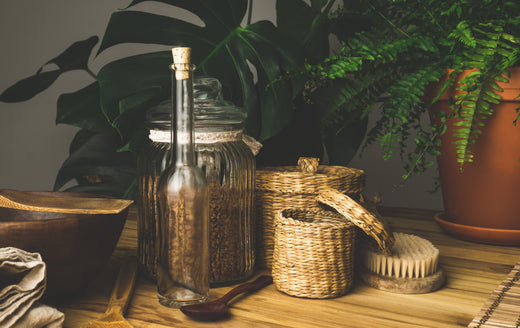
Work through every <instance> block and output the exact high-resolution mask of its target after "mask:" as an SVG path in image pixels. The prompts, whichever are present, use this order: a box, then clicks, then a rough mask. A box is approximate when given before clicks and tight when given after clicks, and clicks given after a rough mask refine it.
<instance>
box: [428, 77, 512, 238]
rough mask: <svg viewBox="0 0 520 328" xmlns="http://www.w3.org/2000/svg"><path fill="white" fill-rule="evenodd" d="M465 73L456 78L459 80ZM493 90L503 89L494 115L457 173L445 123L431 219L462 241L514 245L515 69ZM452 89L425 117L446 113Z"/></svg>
mask: <svg viewBox="0 0 520 328" xmlns="http://www.w3.org/2000/svg"><path fill="white" fill-rule="evenodd" d="M468 73H469V71H468V72H464V73H463V74H461V76H459V80H460V78H462V77H463V76H465V75H467V74H468ZM446 78H447V77H446ZM439 85H440V84H439ZM439 85H437V86H439ZM499 85H500V86H501V87H502V88H503V89H504V92H502V93H501V96H502V102H501V103H500V104H498V105H495V106H494V111H495V112H494V114H493V115H492V117H491V118H490V119H489V120H488V121H487V122H486V125H485V126H484V127H482V132H483V133H482V135H481V136H480V137H479V138H478V140H477V142H476V144H474V145H473V148H472V149H473V152H474V155H475V157H474V162H472V163H467V164H465V165H464V171H463V172H461V171H460V166H459V164H458V163H457V162H456V153H455V147H454V146H453V141H454V140H455V139H454V138H453V123H454V122H455V121H456V119H451V120H450V121H449V122H448V130H447V132H446V133H445V134H444V135H443V136H442V146H441V149H440V151H441V155H440V156H439V157H438V158H437V161H438V165H439V174H440V178H441V187H442V196H443V200H444V209H445V213H443V215H438V216H437V217H436V219H437V222H438V223H439V224H440V225H441V227H443V228H444V229H445V230H447V231H448V232H450V233H452V234H454V235H456V236H457V237H460V238H462V239H466V240H472V241H478V242H485V243H493V244H507V245H520V199H519V196H520V122H519V124H518V126H515V125H513V121H514V120H515V118H516V117H517V115H518V114H517V113H516V108H517V107H518V106H520V98H517V99H515V98H516V97H517V96H518V95H519V94H520V68H514V69H512V70H511V78H510V82H509V83H507V84H505V83H499ZM455 89H456V87H454V88H452V90H448V91H447V92H446V93H445V94H444V96H443V97H442V98H441V100H440V101H438V102H437V103H436V104H434V105H433V106H432V107H431V108H430V114H431V113H433V112H435V111H439V110H441V111H445V112H447V111H448V110H449V105H448V96H449V95H451V96H454V95H455V94H456V92H457V91H456V90H455ZM437 91H438V89H437V90H436V92H437ZM430 117H431V116H430ZM431 119H432V121H435V120H436V119H435V118H432V117H431Z"/></svg>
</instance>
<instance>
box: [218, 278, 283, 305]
mask: <svg viewBox="0 0 520 328" xmlns="http://www.w3.org/2000/svg"><path fill="white" fill-rule="evenodd" d="M272 283H273V277H271V276H267V275H266V276H260V277H258V278H256V280H255V281H253V282H250V283H247V284H242V285H239V286H237V287H235V288H233V289H232V290H230V291H229V292H227V293H226V294H225V295H224V296H222V297H220V298H219V299H218V300H217V301H218V302H221V303H227V302H229V301H231V300H232V299H233V297H235V296H237V295H238V294H241V293H245V292H251V291H254V290H258V289H260V288H263V287H265V286H267V285H270V284H272Z"/></svg>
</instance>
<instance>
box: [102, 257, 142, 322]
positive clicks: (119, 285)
mask: <svg viewBox="0 0 520 328" xmlns="http://www.w3.org/2000/svg"><path fill="white" fill-rule="evenodd" d="M136 278H137V257H136V256H128V257H125V258H123V263H122V265H121V269H120V270H119V274H118V275H117V279H116V282H115V284H114V288H113V289H112V293H111V295H110V300H109V301H108V307H107V310H106V313H118V314H121V315H123V314H124V313H125V311H126V309H127V307H128V304H129V303H130V299H131V296H132V293H133V291H134V286H135V281H136Z"/></svg>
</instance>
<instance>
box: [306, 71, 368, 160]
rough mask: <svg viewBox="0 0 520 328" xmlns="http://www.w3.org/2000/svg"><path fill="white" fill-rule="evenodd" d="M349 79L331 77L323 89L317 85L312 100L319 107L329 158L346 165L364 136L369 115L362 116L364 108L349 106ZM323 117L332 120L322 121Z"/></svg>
mask: <svg viewBox="0 0 520 328" xmlns="http://www.w3.org/2000/svg"><path fill="white" fill-rule="evenodd" d="M349 83H352V82H351V81H346V80H334V81H331V82H330V83H329V84H328V86H327V87H326V88H320V89H319V90H318V91H317V92H316V93H315V95H314V98H313V100H314V101H315V105H316V107H317V108H319V111H320V117H321V121H322V122H321V135H322V138H323V142H324V144H325V147H326V148H327V152H328V155H329V161H330V163H331V164H335V165H348V163H349V162H350V160H351V159H352V158H353V157H354V155H355V154H356V152H357V150H358V148H359V147H360V145H361V143H362V142H363V138H364V136H365V135H366V131H367V125H368V118H367V117H364V118H363V109H364V108H363V107H361V106H358V108H352V106H351V103H350V101H349V97H348V92H347V91H346V88H347V86H348V85H349ZM325 116H333V117H334V119H333V120H330V119H327V120H324V119H323V118H324V117H325Z"/></svg>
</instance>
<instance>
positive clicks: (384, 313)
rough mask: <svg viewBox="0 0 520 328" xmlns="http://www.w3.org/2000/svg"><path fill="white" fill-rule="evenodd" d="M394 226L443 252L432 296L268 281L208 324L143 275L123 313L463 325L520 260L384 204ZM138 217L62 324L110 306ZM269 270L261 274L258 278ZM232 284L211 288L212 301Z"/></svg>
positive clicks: (280, 323)
mask: <svg viewBox="0 0 520 328" xmlns="http://www.w3.org/2000/svg"><path fill="white" fill-rule="evenodd" d="M381 212H382V214H383V215H384V216H385V218H387V219H388V222H389V224H390V226H391V228H392V230H393V231H402V232H407V233H413V234H416V235H418V236H421V237H424V238H426V239H428V240H430V241H431V242H432V243H433V244H434V245H436V246H437V247H438V248H439V250H440V254H441V257H440V263H441V265H442V268H443V269H444V270H445V273H446V274H447V282H446V285H445V286H444V287H443V288H442V289H441V290H438V291H436V292H433V293H429V294H421V295H400V294H393V293H389V292H385V291H380V290H377V289H373V288H370V287H367V286H365V285H364V284H363V283H362V282H360V281H355V283H354V287H353V288H352V290H351V291H350V292H349V293H348V294H347V295H345V296H343V297H339V298H336V299H326V300H317V299H303V298H296V297H291V296H288V295H286V294H283V293H281V292H279V291H278V290H277V289H276V287H275V286H274V285H270V286H268V287H267V288H264V289H262V290H260V291H258V292H256V293H252V294H249V295H245V296H243V297H241V298H240V300H239V301H238V302H235V303H234V304H233V303H232V307H231V316H230V318H228V319H226V320H225V321H218V322H211V323H207V322H206V323H204V322H202V323H201V322H197V321H194V320H191V319H189V318H188V317H186V316H185V315H184V314H182V313H181V312H180V311H179V310H178V309H170V308H166V307H163V306H161V305H160V304H159V303H158V302H157V297H156V287H155V284H154V283H153V282H151V281H148V280H147V279H146V278H144V277H139V278H138V281H137V285H136V290H135V293H134V296H133V299H132V302H131V304H130V307H129V309H128V311H127V314H126V317H127V318H128V320H129V322H130V323H131V324H132V325H134V326H135V327H137V328H139V327H143V328H144V327H146V328H163V327H290V328H293V327H299V328H300V327H328V328H332V327H400V328H403V327H436V328H438V327H466V326H467V325H468V324H469V323H470V322H471V320H472V319H473V317H475V316H476V315H477V313H478V312H479V310H480V309H481V307H482V306H483V305H484V303H485V302H486V300H487V299H488V297H489V296H490V294H491V292H492V291H493V290H494V289H495V288H496V286H497V285H498V284H499V283H500V282H501V281H502V280H503V279H504V278H505V277H506V276H507V274H508V273H509V272H510V271H511V269H512V268H513V265H514V264H515V263H517V262H519V261H520V248H519V247H504V246H490V245H484V244H477V243H471V242H465V241H461V240H457V239H455V238H452V237H450V236H449V235H447V234H445V233H444V232H442V231H441V229H440V228H439V227H438V226H437V224H436V223H435V222H434V220H433V218H432V217H433V214H434V213H435V212H433V211H425V210H410V209H402V208H383V209H381ZM136 216H137V211H136V209H135V207H134V208H132V209H131V211H130V214H129V216H128V219H127V222H126V226H125V229H124V231H123V234H122V236H121V239H120V241H119V244H118V246H117V249H116V250H115V252H114V254H113V256H112V259H111V261H110V263H109V264H108V265H107V267H106V269H105V270H103V272H100V275H99V276H98V277H97V278H95V279H94V281H92V283H90V285H89V286H88V288H86V289H85V290H84V291H83V292H82V293H81V294H79V295H78V296H77V297H75V298H74V299H72V300H69V301H68V302H67V303H63V304H58V305H56V306H57V307H58V308H59V309H60V310H61V311H63V312H64V313H65V327H70V328H77V327H80V326H81V325H82V324H84V323H86V322H88V321H90V320H92V319H95V318H98V317H99V316H100V315H101V314H102V313H103V312H104V311H105V309H106V305H107V302H108V298H109V295H110V291H111V289H112V284H113V282H114V280H115V276H116V274H117V271H118V268H119V263H120V259H121V258H122V256H123V255H124V254H125V253H127V252H131V253H132V252H133V253H135V250H136V238H137V231H136ZM261 273H265V272H257V273H256V274H255V276H257V275H259V274H261ZM229 289H231V286H230V287H221V288H215V289H211V294H210V297H211V299H215V298H217V297H218V296H220V295H222V294H224V293H225V292H226V291H228V290H229Z"/></svg>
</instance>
